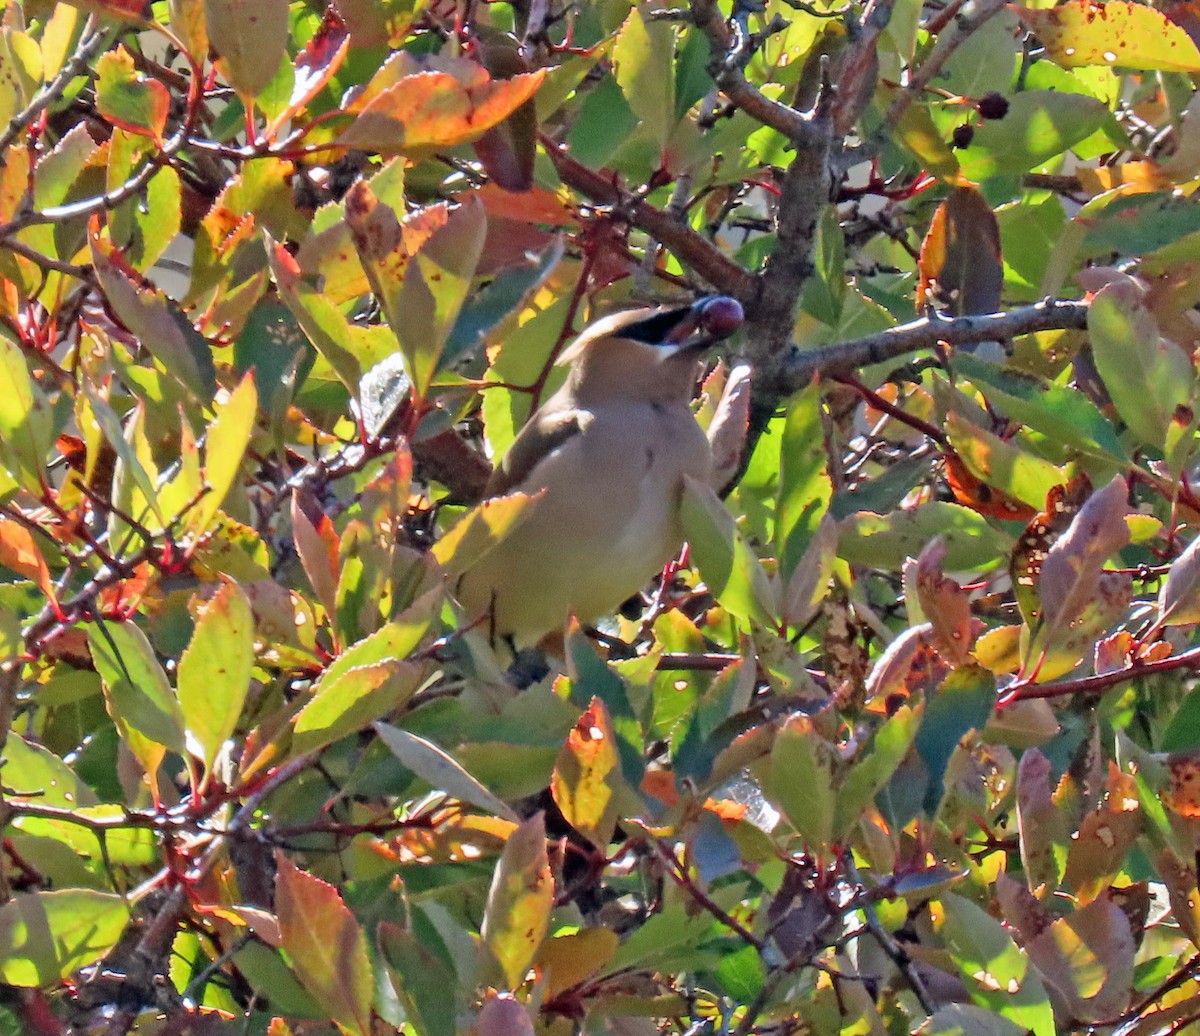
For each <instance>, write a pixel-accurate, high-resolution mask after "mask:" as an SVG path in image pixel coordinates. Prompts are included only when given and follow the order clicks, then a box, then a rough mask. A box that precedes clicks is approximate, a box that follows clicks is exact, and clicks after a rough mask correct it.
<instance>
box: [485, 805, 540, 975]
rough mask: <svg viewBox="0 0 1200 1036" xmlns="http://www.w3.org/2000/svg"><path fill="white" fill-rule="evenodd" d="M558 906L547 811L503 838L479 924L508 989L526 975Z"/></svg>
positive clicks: (533, 817) (525, 822)
mask: <svg viewBox="0 0 1200 1036" xmlns="http://www.w3.org/2000/svg"><path fill="white" fill-rule="evenodd" d="M553 909H554V877H553V875H552V874H551V872H550V861H549V859H548V857H547V855H546V824H545V819H544V817H543V814H541V813H535V814H534V815H533V816H532V817H530V818H529V819H528V820H526V821H524V822H523V823H522V824H521V825H520V826H519V827H518V828H517V829H516V830H515V831H514V832H513V833H512V834H510V835H509V836H508V841H506V842H505V843H504V851H503V852H502V853H501V854H500V859H499V861H498V862H497V864H496V871H495V874H494V876H493V878H492V887H491V889H489V891H488V898H487V908H486V910H485V911H484V915H483V926H482V928H481V930H480V932H481V935H482V936H483V942H484V945H486V946H487V948H488V950H489V951H490V952H491V955H492V957H493V958H494V959H495V960H496V962H497V963H498V964H499V965H500V972H501V974H502V975H503V977H504V981H505V983H506V985H507V986H508V987H509V988H510V989H514V988H516V987H517V986H518V985H520V984H521V983H522V982H523V981H524V979H525V973H526V972H527V971H528V970H529V966H530V965H531V964H532V963H533V959H534V957H535V956H536V954H537V951H538V948H539V947H540V946H541V944H542V940H543V939H545V938H546V933H547V932H548V931H549V929H550V914H551V912H552V911H553Z"/></svg>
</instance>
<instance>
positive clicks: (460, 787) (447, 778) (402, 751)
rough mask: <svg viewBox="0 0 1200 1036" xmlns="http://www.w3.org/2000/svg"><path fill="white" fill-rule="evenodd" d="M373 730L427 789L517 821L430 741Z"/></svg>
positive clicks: (383, 727)
mask: <svg viewBox="0 0 1200 1036" xmlns="http://www.w3.org/2000/svg"><path fill="white" fill-rule="evenodd" d="M375 731H376V733H378V734H379V737H380V739H381V740H382V741H383V743H384V744H385V745H387V746H388V748H389V749H390V750H391V752H392V754H393V755H394V756H395V757H396V758H397V759H399V760H400V762H402V763H403V764H404V765H405V766H406V767H407V768H408V769H410V770H412V772H413V773H415V774H416V775H417V776H418V777H420V778H421V780H423V781H424V782H425V783H426V784H428V785H429V786H430V787H431V788H433V789H435V790H436V791H443V792H445V793H446V794H447V795H451V796H453V797H454V798H456V799H458V800H459V801H460V802H466V803H468V804H469V805H472V806H477V807H478V808H479V809H482V810H484V811H486V812H488V813H492V814H494V815H495V816H498V817H503V818H504V819H505V820H511V821H513V822H514V823H518V822H519V820H520V818H519V817H518V816H517V814H516V813H514V812H513V811H512V809H510V808H509V807H508V806H507V805H506V804H505V803H504V802H503V801H501V800H500V799H498V798H497V797H496V796H495V795H493V794H492V793H491V792H490V791H488V789H487V788H485V787H484V786H483V785H482V784H480V783H479V781H477V780H476V779H475V778H474V777H472V776H471V775H470V774H469V773H468V772H467V771H466V769H465V768H464V767H463V766H462V764H461V763H459V762H458V761H457V760H455V759H454V757H453V756H451V755H450V754H449V753H448V752H445V751H443V750H442V749H441V748H439V747H438V746H437V745H435V744H434V743H433V742H432V741H427V740H426V739H425V738H423V737H418V736H417V735H416V734H413V733H411V732H410V731H407V730H401V729H400V728H399V727H393V726H390V725H389V724H387V723H376V724H375Z"/></svg>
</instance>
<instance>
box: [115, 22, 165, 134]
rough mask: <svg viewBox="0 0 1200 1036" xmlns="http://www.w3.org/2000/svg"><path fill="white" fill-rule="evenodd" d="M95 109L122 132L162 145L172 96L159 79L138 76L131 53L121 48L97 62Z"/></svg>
mask: <svg viewBox="0 0 1200 1036" xmlns="http://www.w3.org/2000/svg"><path fill="white" fill-rule="evenodd" d="M96 107H97V108H98V109H99V111H100V114H101V115H103V116H104V117H105V118H106V119H109V120H110V121H112V122H114V123H116V124H117V125H118V126H120V127H121V128H122V129H127V130H129V131H130V132H132V133H142V134H145V135H147V136H150V137H153V138H154V141H155V143H157V144H159V145H161V144H162V142H163V129H164V128H165V127H166V125H167V115H168V113H169V112H170V108H171V93H170V91H169V90H168V89H167V88H166V87H165V86H164V85H163V84H162V83H160V82H159V81H158V80H157V79H151V78H149V77H148V76H144V75H140V74H138V72H137V70H136V69H135V68H134V64H133V57H132V56H131V55H130V53H129V51H127V50H126V49H125V48H124V46H118V47H117V49H116V50H110V51H109V52H108V53H106V54H103V55H101V57H100V60H99V61H98V62H96Z"/></svg>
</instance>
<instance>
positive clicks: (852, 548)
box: [838, 500, 1012, 571]
mask: <svg viewBox="0 0 1200 1036" xmlns="http://www.w3.org/2000/svg"><path fill="white" fill-rule="evenodd" d="M939 535H940V536H942V537H943V538H944V539H945V541H946V548H947V552H946V562H945V564H946V568H948V569H950V570H956V569H972V568H990V567H993V566H995V565H997V564H999V563H1000V562H1001V561H1002V560H1004V559H1005V558H1006V557H1007V555H1008V551H1009V550H1010V549H1011V547H1012V541H1011V540H1010V538H1009V537H1008V536H1006V535H1005V534H1004V533H1002V532H1000V531H999V530H997V529H994V528H992V527H991V526H990V525H988V522H987V519H986V518H984V517H983V516H982V515H981V514H977V513H976V512H975V511H972V510H970V509H969V508H966V507H961V506H959V505H958V504H949V503H944V502H942V501H940V500H939V501H933V502H932V503H928V504H921V505H920V506H919V507H914V508H913V509H912V510H908V511H894V512H892V513H891V514H886V515H880V514H872V513H870V512H866V511H860V512H858V513H857V514H852V515H850V516H849V517H848V518H846V519H844V520H843V521H842V522H841V537H840V538H839V540H838V556H839V557H841V558H844V559H845V560H846V561H849V562H850V563H851V564H852V565H870V566H871V567H873V568H885V569H889V570H891V571H899V570H900V568H901V566H902V565H903V564H904V559H905V558H915V557H917V556H918V555H919V554H920V553H921V549H922V548H923V547H924V546H925V544H926V543H928V542H929V541H930V540H931V539H933V537H934V536H939Z"/></svg>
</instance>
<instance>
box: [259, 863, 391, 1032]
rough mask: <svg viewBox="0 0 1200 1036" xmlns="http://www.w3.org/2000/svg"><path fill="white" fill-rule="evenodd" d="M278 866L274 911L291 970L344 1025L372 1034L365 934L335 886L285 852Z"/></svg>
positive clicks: (371, 993)
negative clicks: (301, 865)
mask: <svg viewBox="0 0 1200 1036" xmlns="http://www.w3.org/2000/svg"><path fill="white" fill-rule="evenodd" d="M276 866H277V868H278V874H277V877H276V882H275V912H276V913H277V914H278V915H279V930H280V933H281V935H282V936H283V949H284V950H285V951H286V952H287V954H288V957H289V958H290V961H291V966H292V970H293V971H295V973H296V975H297V976H298V977H299V979H300V981H301V982H302V983H303V984H304V988H305V989H307V990H308V992H309V993H311V994H312V995H313V997H314V998H316V1000H317V1001H318V1002H319V1003H320V1004H321V1006H322V1007H323V1008H324V1009H325V1010H327V1011H328V1012H329V1016H330V1017H331V1018H332V1019H333V1020H334V1021H336V1022H337V1024H338V1027H339V1028H340V1029H342V1031H344V1032H348V1033H357V1034H360V1036H370V1034H371V1032H372V1026H371V1005H372V1002H373V1000H374V995H375V982H374V977H373V974H372V970H371V962H370V958H369V957H368V954H367V937H366V934H365V933H364V932H363V930H362V929H361V928H360V927H359V926H358V923H357V922H356V921H355V920H354V916H353V915H352V914H351V913H350V911H349V909H348V908H347V907H346V904H345V903H344V902H343V901H342V898H341V896H340V895H338V891H337V889H336V888H334V887H333V886H332V885H330V884H328V883H327V882H324V881H322V880H321V879H320V878H317V877H314V876H313V875H311V874H307V873H305V872H304V871H302V870H300V869H299V868H298V867H296V865H295V864H293V863H292V862H291V860H289V859H288V858H287V857H286V856H284V855H283V854H282V853H281V854H279V855H278V856H277V857H276Z"/></svg>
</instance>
